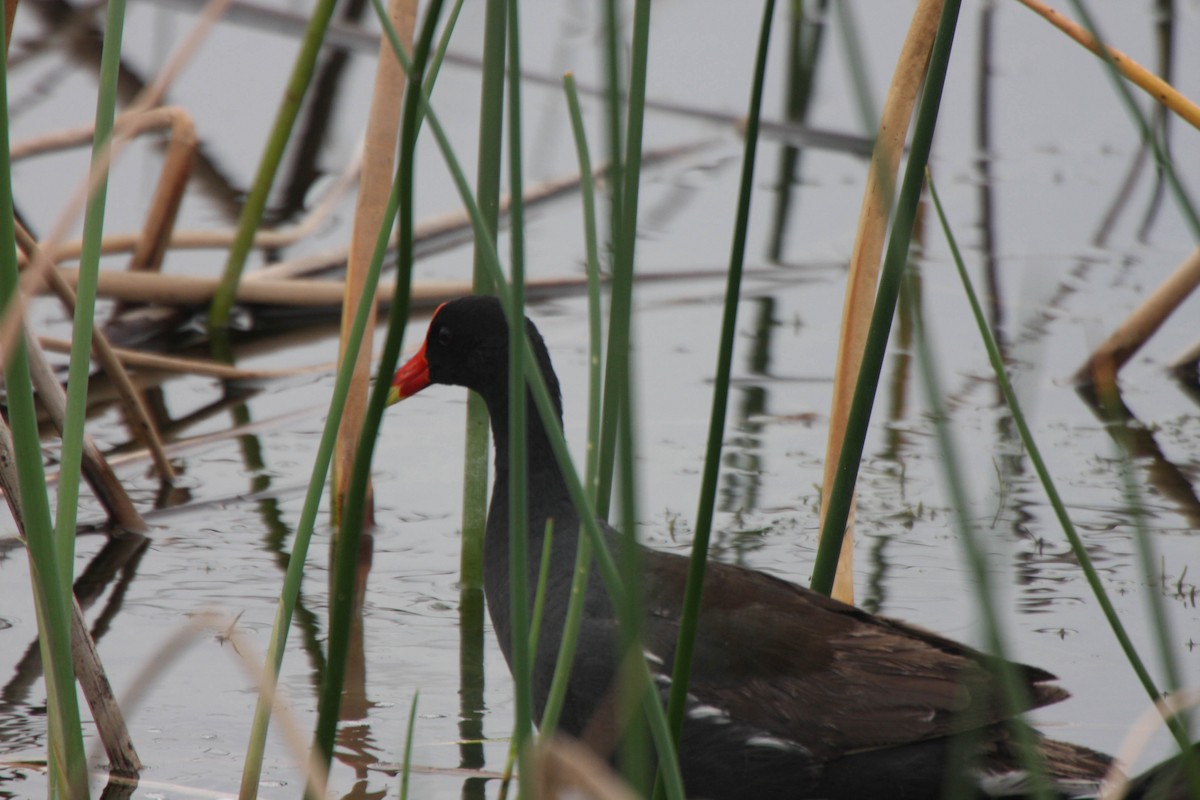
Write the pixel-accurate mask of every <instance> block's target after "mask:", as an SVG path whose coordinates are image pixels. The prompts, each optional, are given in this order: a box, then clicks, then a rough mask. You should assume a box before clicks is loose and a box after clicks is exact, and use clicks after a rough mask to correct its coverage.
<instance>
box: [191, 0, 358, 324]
mask: <svg viewBox="0 0 1200 800" xmlns="http://www.w3.org/2000/svg"><path fill="white" fill-rule="evenodd" d="M333 9H334V0H318V2H317V4H316V6H315V7H314V8H313V11H312V17H310V18H309V21H308V27H307V28H306V29H305V31H304V39H303V41H302V42H301V45H300V51H299V53H297V54H296V63H295V64H294V65H293V66H292V74H291V77H290V78H289V79H288V85H287V91H285V92H284V95H283V100H282V102H281V103H280V105H279V110H278V111H276V113H275V122H274V124H273V125H272V127H271V133H270V135H269V137H268V138H267V144H266V146H265V148H264V149H263V155H262V159H261V160H260V161H259V163H258V171H257V172H256V173H255V176H254V183H253V184H252V185H251V187H250V192H249V193H248V194H247V195H246V204H245V205H244V206H242V214H241V217H240V218H239V219H238V228H237V236H236V238H235V239H234V242H233V245H232V246H231V247H230V248H229V256H228V258H227V259H226V260H225V270H224V273H223V274H222V276H221V285H220V286H219V287H218V289H217V291H216V294H214V295H213V300H212V305H210V306H209V309H208V324H209V327H210V328H212V329H214V330H219V329H222V328H224V327H225V326H226V325H228V324H229V312H230V310H231V309H232V308H233V302H234V299H235V297H236V295H237V288H238V284H239V283H240V282H241V279H242V270H243V269H244V268H245V266H246V257H247V256H248V255H249V254H250V248H251V247H252V246H253V245H254V234H255V232H256V231H257V230H258V226H259V223H261V222H262V216H263V211H264V210H265V209H266V207H267V198H268V197H269V196H270V194H271V186H272V184H273V183H274V182H275V173H276V172H277V171H278V170H279V163H280V162H281V161H282V160H283V154H284V151H285V150H286V149H287V143H288V140H289V139H290V138H291V134H292V126H293V125H294V124H295V122H296V117H297V116H299V114H300V104H301V103H302V102H303V100H304V95H305V93H306V92H307V91H308V84H309V82H310V81H311V79H312V75H313V70H314V69H315V67H316V63H317V54H318V53H320V51H321V42H322V41H323V40H324V39H325V31H326V30H327V29H328V28H329V20H330V19H331V18H332V16H333Z"/></svg>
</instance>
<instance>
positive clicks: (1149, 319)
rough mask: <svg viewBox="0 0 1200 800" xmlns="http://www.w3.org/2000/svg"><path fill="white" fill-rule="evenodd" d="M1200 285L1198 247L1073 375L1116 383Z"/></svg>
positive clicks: (1086, 381)
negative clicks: (1120, 372)
mask: <svg viewBox="0 0 1200 800" xmlns="http://www.w3.org/2000/svg"><path fill="white" fill-rule="evenodd" d="M1197 286H1200V248H1197V249H1196V250H1193V251H1192V253H1191V255H1189V256H1188V257H1187V258H1186V259H1184V261H1183V263H1182V264H1180V265H1179V266H1178V267H1176V268H1175V271H1174V272H1172V273H1171V274H1170V275H1169V276H1168V277H1167V279H1166V280H1165V281H1163V282H1162V284H1161V285H1159V287H1158V288H1157V289H1155V290H1154V292H1152V293H1151V295H1150V296H1149V297H1147V298H1146V299H1145V300H1143V301H1142V303H1141V305H1139V306H1138V307H1137V308H1136V309H1134V311H1133V313H1132V314H1130V315H1129V317H1128V318H1127V319H1126V320H1125V321H1124V322H1123V323H1121V326H1120V327H1118V328H1117V329H1116V330H1115V331H1113V333H1112V335H1111V336H1109V337H1108V338H1107V339H1106V340H1105V341H1104V343H1103V344H1101V345H1100V346H1099V347H1097V348H1096V349H1095V350H1094V351H1093V352H1092V355H1091V356H1090V357H1089V358H1088V360H1087V361H1086V362H1084V364H1083V366H1081V367H1080V368H1079V370H1078V371H1077V372H1076V373H1075V381H1076V382H1077V383H1081V384H1094V385H1098V386H1103V384H1104V381H1105V380H1113V381H1115V380H1116V374H1117V372H1118V371H1119V370H1120V369H1121V367H1122V366H1123V365H1124V364H1125V363H1126V362H1127V361H1129V359H1131V358H1132V357H1133V355H1134V353H1136V352H1137V351H1138V350H1139V349H1140V348H1141V346H1142V345H1143V344H1145V343H1146V340H1147V339H1149V338H1150V337H1151V336H1153V335H1154V332H1155V331H1157V330H1158V329H1159V327H1160V326H1161V325H1162V324H1163V323H1164V322H1166V320H1167V317H1169V316H1171V314H1172V313H1174V311H1175V309H1177V308H1179V306H1180V305H1181V304H1182V303H1183V301H1184V300H1186V299H1187V297H1188V295H1190V294H1191V293H1192V292H1194V291H1195V290H1196V287H1197Z"/></svg>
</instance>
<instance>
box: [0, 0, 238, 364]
mask: <svg viewBox="0 0 1200 800" xmlns="http://www.w3.org/2000/svg"><path fill="white" fill-rule="evenodd" d="M231 2H232V0H210V2H209V3H207V4H206V5H205V7H204V11H203V12H202V14H201V15H200V18H199V19H198V20H197V21H196V24H195V25H194V26H193V27H192V29H191V31H190V32H189V33H188V35H187V36H186V37H185V38H184V40H183V41H182V42H181V43H180V44H179V46H178V47H176V48H175V50H174V52H172V54H171V56H170V57H169V58H168V60H167V63H166V66H165V67H163V69H162V71H161V72H160V73H159V74H158V76H157V77H156V78H155V80H154V82H153V83H151V84H150V85H149V86H147V87H146V88H144V89H143V90H142V91H141V92H139V93H138V96H137V97H136V98H134V101H133V102H132V103H131V104H130V107H129V108H130V111H129V113H133V112H134V111H142V110H145V109H149V108H153V107H155V106H157V105H158V104H159V102H160V101H161V100H162V97H163V95H164V94H165V93H166V91H167V88H168V87H169V86H170V85H171V83H172V82H173V81H174V80H175V78H176V77H177V76H178V74H179V72H180V71H181V70H182V69H183V67H184V66H185V65H186V64H187V63H188V62H190V61H191V59H192V57H193V56H194V55H195V53H196V50H197V49H198V48H199V46H200V44H201V42H203V41H204V39H206V38H207V37H208V34H209V33H210V32H211V31H212V28H213V26H214V25H216V23H217V20H219V19H220V17H221V15H223V14H224V13H225V9H226V8H228V6H229V4H230V3H231ZM125 144H126V143H125V142H122V141H116V140H115V139H110V140H109V143H108V146H107V147H105V148H103V149H102V150H101V152H100V153H98V154H97V157H96V158H95V159H94V161H93V169H92V170H91V172H90V174H89V175H88V176H87V177H86V178H84V180H83V181H81V182H80V185H79V186H78V187H77V188H76V190H75V191H74V192H73V193H72V194H71V195H70V196H69V197H68V199H67V201H66V203H65V204H64V205H63V208H62V211H61V212H60V213H59V216H58V218H57V219H56V220H55V221H54V224H53V225H52V226H51V228H50V234H49V235H48V236H46V237H45V238H44V240H43V241H44V242H45V245H44V247H43V249H42V250H41V251H40V252H41V257H40V258H34V259H32V260H31V261H30V263H29V265H28V267H27V268H26V269H25V270H24V271H23V272H22V273H21V280H20V287H19V291H18V292H15V293H14V295H13V298H12V300H11V301H10V303H9V304H8V305H7V306H6V307H4V308H0V363H8V360H9V358H10V357H11V349H12V346H13V343H14V341H15V340H16V336H17V334H18V333H19V332H20V331H21V327H22V323H23V322H24V319H25V302H26V299H27V298H29V297H32V296H34V295H35V294H37V293H38V292H40V291H41V289H42V287H43V286H44V285H45V282H46V280H47V279H46V275H45V273H47V272H49V271H50V270H52V269H53V268H54V262H53V260H52V259H50V258H49V257H48V256H49V253H51V252H53V250H54V248H55V246H56V245H57V243H58V242H61V241H63V240H64V239H65V238H66V233H67V231H68V230H69V229H70V228H71V227H72V226H73V225H74V224H75V222H76V221H77V220H78V219H79V216H80V214H81V213H82V212H83V209H84V206H85V204H86V202H87V198H88V197H89V196H90V195H91V194H92V192H93V191H95V189H96V186H97V185H98V184H99V181H100V180H101V179H102V178H103V176H104V175H105V174H106V173H107V172H108V170H109V168H110V167H111V166H112V164H113V163H114V161H115V160H116V158H117V157H119V156H120V154H121V152H122V151H123V150H124V147H125Z"/></svg>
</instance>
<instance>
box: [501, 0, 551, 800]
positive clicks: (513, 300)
mask: <svg viewBox="0 0 1200 800" xmlns="http://www.w3.org/2000/svg"><path fill="white" fill-rule="evenodd" d="M507 5H508V132H509V142H508V155H509V182H510V184H511V188H510V191H509V196H510V198H511V200H510V201H509V222H510V230H509V244H510V247H511V253H512V256H511V263H510V265H509V271H510V273H511V275H512V279H511V281H510V283H509V285H510V292H509V302H510V306H509V313H510V314H511V316H510V317H509V320H510V323H511V324H510V325H509V327H510V329H511V330H514V331H518V330H522V329H524V327H525V235H524V234H525V202H524V195H525V185H524V181H523V179H522V164H521V39H520V30H521V29H520V18H519V10H518V7H517V0H509V2H508V4H507ZM523 344H524V337H521V336H509V337H508V347H509V353H508V430H509V432H510V433H509V441H508V447H509V450H508V469H509V487H508V488H509V506H508V531H509V538H508V551H509V565H510V566H509V584H510V588H511V592H510V595H509V603H510V604H511V609H512V610H511V614H512V664H511V666H512V676H513V684H514V687H515V690H516V691H515V698H514V699H515V702H514V703H513V710H514V712H515V713H514V716H515V720H514V730H513V743H512V745H513V748H514V749H515V750H516V753H517V762H518V765H519V768H518V770H517V779H518V786H519V787H520V790H521V796H522V797H532V796H533V794H534V788H533V787H534V783H533V780H534V775H533V762H532V760H531V758H530V756H531V755H532V751H531V750H530V748H529V747H528V743H529V741H530V738H531V736H532V733H533V658H534V653H533V651H531V650H530V647H529V644H530V636H531V634H530V624H529V585H528V582H529V508H528V501H529V494H528V492H527V491H526V487H527V483H528V475H527V472H526V469H525V466H526V445H527V439H526V436H525V431H526V428H527V427H528V426H527V419H526V416H527V412H528V408H529V407H528V403H527V401H526V399H525V398H526V392H525V381H524V380H522V376H523V375H524V373H525V348H524V347H523V346H522V345H523ZM548 541H549V540H547V543H548Z"/></svg>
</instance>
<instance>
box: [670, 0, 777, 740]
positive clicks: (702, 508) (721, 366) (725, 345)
mask: <svg viewBox="0 0 1200 800" xmlns="http://www.w3.org/2000/svg"><path fill="white" fill-rule="evenodd" d="M774 17H775V0H766V2H764V3H763V10H762V23H761V26H760V28H759V34H758V49H757V51H756V54H755V62H754V80H753V83H752V85H751V89H750V108H749V110H748V111H747V119H746V134H745V149H744V152H743V154H742V175H741V184H740V186H739V190H738V205H737V219H736V221H735V223H734V229H733V243H732V245H731V247H730V250H731V252H730V254H729V274H728V276H727V278H726V283H725V307H724V312H723V314H722V318H721V338H720V342H719V345H718V349H717V366H716V375H715V377H714V379H713V398H712V411H711V414H710V417H709V425H708V445H707V448H706V451H705V454H704V469H703V472H702V477H701V483H700V500H699V508H698V509H697V511H696V532H695V536H694V538H693V539H692V555H691V560H690V563H689V565H688V579H687V586H686V588H685V590H684V595H683V611H682V614H681V617H680V621H679V643H678V645H677V646H676V649H675V665H674V668H673V671H672V675H671V694H670V700H669V702H668V705H667V721H668V722H669V723H670V725H671V735H672V736H674V737H675V741H676V743H678V742H679V737H680V734H681V732H682V731H683V712H684V707H685V702H686V700H687V689H688V678H689V675H690V674H691V663H692V651H693V647H694V645H695V642H696V626H697V623H698V620H699V616H700V598H701V595H702V593H703V590H704V570H705V567H706V566H707V563H708V543H709V538H710V535H711V533H712V524H713V509H714V507H715V505H716V497H717V483H718V479H719V477H720V473H721V444H722V442H723V440H724V436H725V415H726V409H727V406H728V402H729V377H730V371H731V367H732V364H733V342H734V335H735V334H736V332H737V310H738V301H739V300H740V297H741V285H742V268H743V266H744V265H745V261H746V231H747V229H748V228H749V225H750V198H751V196H752V193H753V190H754V163H755V156H756V154H757V151H758V122H759V118H760V116H761V113H762V95H763V83H764V81H765V77H766V71H767V53H768V51H769V49H770V44H771V23H772V20H773V19H774Z"/></svg>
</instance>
